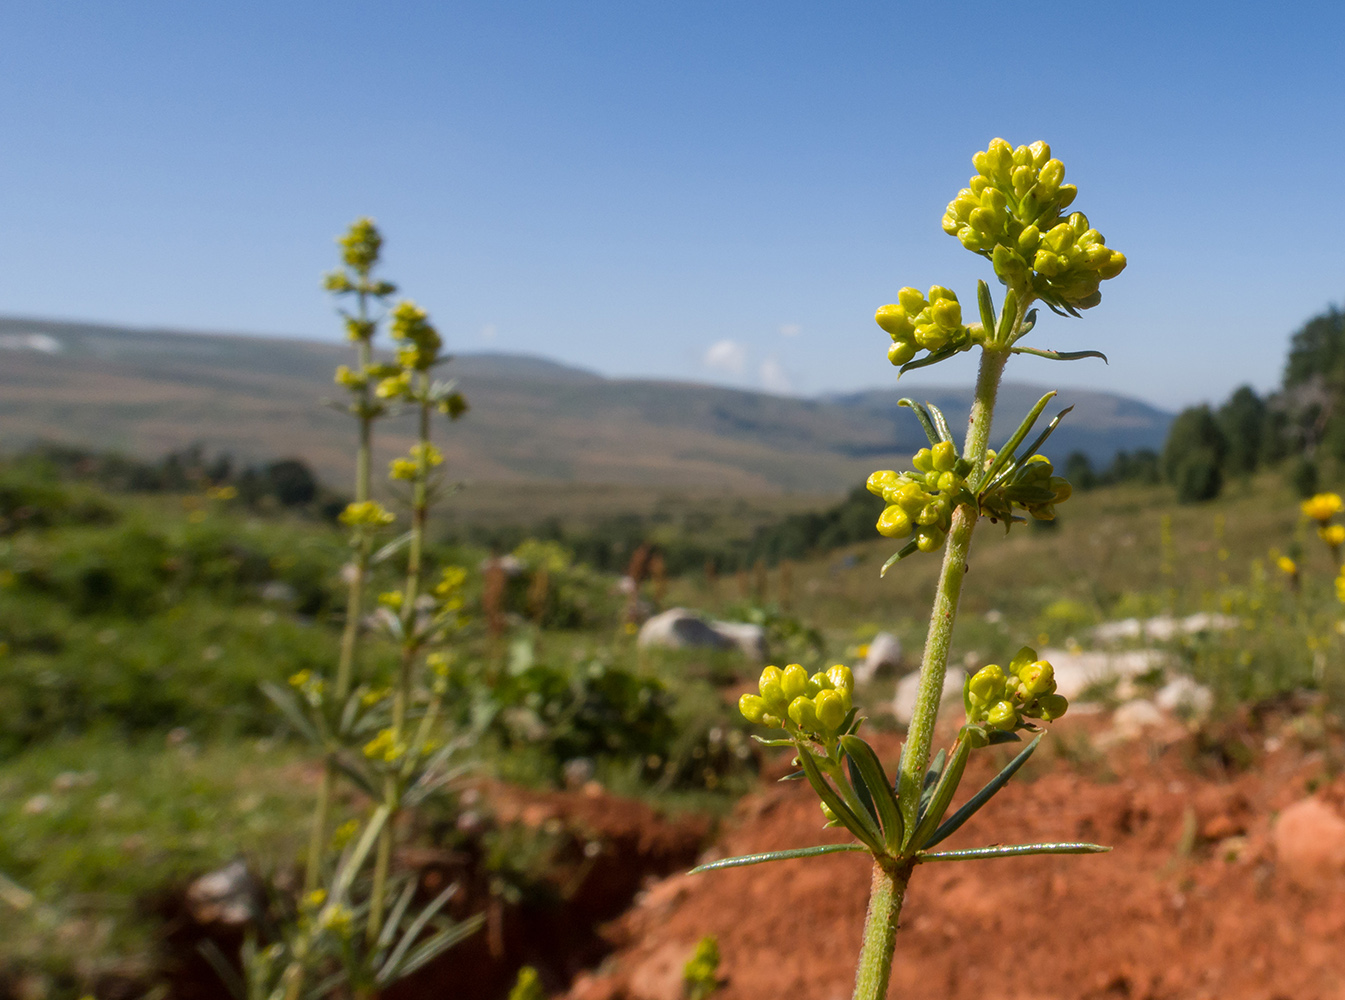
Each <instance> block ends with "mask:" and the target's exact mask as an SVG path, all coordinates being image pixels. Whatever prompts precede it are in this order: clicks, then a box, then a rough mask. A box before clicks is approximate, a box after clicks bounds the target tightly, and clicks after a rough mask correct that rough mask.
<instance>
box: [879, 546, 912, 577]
mask: <svg viewBox="0 0 1345 1000" xmlns="http://www.w3.org/2000/svg"><path fill="white" fill-rule="evenodd" d="M919 547H920V544H919V542H917V541H916V540H915V539H914V538H912V539H911V540H910V541H909V542H907V543H906V544H905V545H903V546H902V547H901V548H900V549H899V550H898V551H897V552H896V553H894V554H893V555H892V557H891V558H890V559H888V560H887V562H885V563H883V568H882V569H880V570H879V571H878V575H879V576H880V577H883V576H887V571H888V570H890V569H891V568H892V567H893V566H895V565H896V564H897V563H899V562H901V561H902V560H903V559H905V558H906V557H907V556H908V555H910V554H911V553H912V552H915V551H916V550H917V549H919Z"/></svg>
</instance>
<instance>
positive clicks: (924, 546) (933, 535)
mask: <svg viewBox="0 0 1345 1000" xmlns="http://www.w3.org/2000/svg"><path fill="white" fill-rule="evenodd" d="M943 537H944V533H943V532H942V531H940V530H939V529H938V528H930V527H923V528H921V529H920V530H919V531H918V532H917V533H916V537H915V544H916V548H918V549H919V550H920V551H921V552H937V551H938V549H939V547H940V546H941V545H943Z"/></svg>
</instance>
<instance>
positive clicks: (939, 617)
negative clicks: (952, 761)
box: [898, 349, 1009, 831]
mask: <svg viewBox="0 0 1345 1000" xmlns="http://www.w3.org/2000/svg"><path fill="white" fill-rule="evenodd" d="M1008 359H1009V353H1008V352H1007V351H1005V350H990V349H987V350H985V351H984V352H983V353H982V355H981V370H980V374H979V375H978V376H977V379H976V396H975V399H974V401H973V402H972V406H971V419H970V422H969V423H968V426H967V439H966V444H965V446H964V447H963V449H962V456H963V457H964V458H966V459H967V460H968V461H969V462H971V463H972V465H973V466H976V467H978V468H979V467H980V465H981V463H982V462H983V461H984V459H985V451H986V444H987V442H988V441H989V439H990V422H991V420H992V419H993V418H994V413H995V396H996V395H997V394H998V392H999V379H1000V376H1001V375H1002V374H1003V372H1004V363H1005V362H1006V361H1008ZM978 517H979V511H977V510H976V509H975V508H974V507H972V506H971V505H969V504H963V505H962V506H960V507H958V508H957V510H955V511H954V512H953V524H952V528H951V529H950V530H949V532H948V544H947V546H946V547H945V548H944V553H943V569H942V570H941V571H940V572H939V586H938V590H937V591H936V592H935V594H934V608H933V611H932V612H931V613H930V618H929V633H928V635H927V636H926V637H925V655H924V659H923V660H922V661H921V664H920V686H919V688H918V689H917V693H916V699H915V711H914V713H913V714H912V716H911V725H910V727H909V729H908V730H907V737H906V748H905V751H904V752H903V753H902V756H901V774H900V777H899V783H898V786H899V788H900V790H901V796H900V802H901V811H902V819H904V820H905V822H906V829H907V830H909V831H914V830H915V826H916V813H917V810H918V808H919V804H920V792H919V789H920V787H921V785H922V784H923V783H924V780H925V771H926V770H927V769H928V768H929V758H930V752H931V750H932V748H933V745H934V723H935V722H936V720H937V719H938V715H939V702H940V701H941V700H942V698H943V679H944V675H945V674H946V673H947V670H948V648H949V646H950V645H951V644H952V640H953V622H954V620H955V619H956V617H957V603H958V598H960V597H961V596H962V578H963V577H964V576H966V573H967V555H968V553H969V552H970V550H971V533H972V531H973V530H974V529H975V527H976V521H977V519H978Z"/></svg>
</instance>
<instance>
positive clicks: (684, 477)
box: [0, 318, 1172, 493]
mask: <svg viewBox="0 0 1345 1000" xmlns="http://www.w3.org/2000/svg"><path fill="white" fill-rule="evenodd" d="M351 353H352V352H351V351H350V349H349V348H348V347H347V346H345V345H341V344H331V343H323V342H314V341H302V340H293V339H284V338H270V337H254V336H242V335H229V334H204V333H179V332H175V331H163V330H132V329H126V328H121V327H115V326H108V325H101V324H88V323H71V322H63V321H56V320H38V319H21V318H0V449H3V450H5V451H12V450H15V449H17V448H19V447H22V446H24V445H25V444H28V443H30V442H32V441H35V440H59V441H63V442H66V443H70V444H79V445H86V446H91V447H98V448H115V449H120V450H123V451H127V452H130V453H133V454H140V455H157V454H161V453H163V452H165V451H167V450H169V449H171V448H177V447H182V446H183V445H186V444H189V443H192V442H198V441H199V442H201V443H203V444H204V445H206V447H207V448H209V449H211V450H216V449H218V450H225V451H230V452H232V453H234V454H235V455H237V456H239V457H240V458H245V459H249V460H259V459H267V458H274V457H278V456H282V455H295V456H299V457H302V458H304V459H305V460H307V461H309V462H310V463H312V464H313V465H314V466H315V467H316V468H317V469H318V470H319V471H320V472H321V473H322V474H323V475H324V476H327V477H330V478H331V479H332V480H333V481H335V482H344V481H345V480H346V479H347V478H348V476H349V468H350V464H351V458H350V454H349V452H350V422H349V418H348V417H347V416H346V415H344V414H343V413H340V412H337V410H338V409H339V405H338V407H336V408H333V407H332V406H324V405H323V400H324V399H326V400H328V401H331V400H339V397H340V392H339V390H338V389H337V388H336V387H335V386H334V385H333V384H332V370H333V369H334V368H335V366H336V365H337V364H340V363H343V362H344V363H349V361H350V359H351ZM447 371H448V372H449V373H450V374H452V375H454V376H455V377H457V378H458V380H459V381H460V383H461V387H462V389H463V392H464V393H465V394H466V395H467V397H468V400H469V401H470V403H471V405H472V410H471V412H470V413H469V414H468V416H467V417H466V418H465V419H464V420H462V421H461V422H460V423H458V424H456V425H454V427H453V428H452V429H451V430H445V432H444V434H443V435H442V437H443V439H444V441H445V451H446V453H447V456H448V458H449V461H450V463H451V467H452V469H453V470H454V472H453V474H454V475H456V476H457V477H459V478H465V479H469V480H479V481H500V482H519V483H520V484H521V483H524V482H533V483H536V482H546V481H553V482H592V483H648V484H654V485H660V486H694V487H716V488H724V489H728V490H734V491H751V490H780V489H783V490H791V491H805V492H819V493H823V492H826V493H832V492H837V491H838V490H840V489H843V488H844V487H845V485H846V484H848V483H852V482H855V481H857V480H859V479H860V478H862V477H863V476H865V475H867V473H868V472H870V471H872V470H873V469H875V468H879V467H882V466H892V467H899V466H900V464H902V463H904V462H906V461H907V460H908V459H909V455H910V453H911V452H912V451H913V450H915V448H917V447H919V446H920V445H921V444H922V443H923V440H924V439H923V435H922V434H921V433H920V430H919V426H918V424H917V423H916V421H915V419H914V417H913V416H912V414H911V413H910V411H909V410H906V409H904V408H899V407H898V406H897V400H898V399H900V398H901V397H902V396H903V395H904V392H903V390H900V389H874V390H868V391H864V392H855V393H844V394H834V395H829V396H824V397H819V398H811V399H809V398H792V397H785V396H774V395H770V394H767V393H760V392H751V391H748V390H742V389H731V388H725V387H721V386H714V385H705V384H698V383H691V382H674V381H660V380H654V379H627V378H607V377H605V376H603V375H599V374H597V373H595V372H591V371H586V370H584V369H581V368H575V367H572V366H568V365H565V364H561V363H558V362H554V361H550V360H547V359H545V358H538V357H532V356H524V355H509V354H495V353H485V354H464V355H459V356H458V357H457V358H456V359H455V360H454V362H453V363H452V364H451V365H449V366H448V368H447ZM1045 391H1046V390H1045V389H1043V388H1041V387H1037V386H1029V385H1023V384H1017V383H1005V384H1004V386H1003V387H1002V389H1001V400H1002V409H1001V412H1003V413H1006V414H1014V415H1017V414H1020V413H1024V412H1026V411H1027V410H1028V408H1029V407H1030V406H1031V405H1032V403H1033V402H1035V401H1036V400H1037V398H1039V397H1040V396H1041V394H1042V393H1043V392H1045ZM919 395H920V397H921V398H922V400H925V399H927V400H929V401H932V402H934V403H936V404H937V405H938V406H940V407H941V408H943V409H944V410H945V412H946V413H947V414H948V417H949V420H950V421H956V422H962V421H964V420H965V415H966V412H967V410H968V408H969V406H970V399H971V390H970V387H967V388H930V387H925V388H923V389H922V390H920V393H919ZM1058 401H1059V403H1060V405H1061V406H1065V405H1069V404H1071V403H1073V404H1076V409H1075V410H1074V412H1073V413H1071V414H1070V415H1069V417H1068V418H1067V419H1066V420H1065V422H1064V423H1062V425H1061V427H1060V429H1059V430H1058V431H1057V432H1056V435H1055V438H1054V439H1053V441H1052V445H1051V449H1050V450H1051V453H1052V454H1053V455H1055V456H1059V457H1060V458H1062V459H1063V457H1064V456H1065V455H1066V454H1068V453H1069V452H1071V451H1074V450H1080V451H1084V452H1086V453H1087V454H1088V455H1089V456H1090V457H1091V458H1092V459H1093V460H1094V462H1095V463H1099V464H1105V463H1106V462H1107V461H1109V460H1110V458H1111V457H1112V455H1114V454H1115V452H1116V451H1117V450H1119V449H1127V450H1133V449H1136V448H1159V447H1161V445H1162V442H1163V439H1164V437H1165V435H1166V433H1167V428H1168V424H1169V423H1170V422H1171V420H1172V416H1171V414H1168V413H1165V412H1164V411H1162V410H1158V409H1156V408H1154V407H1152V406H1149V405H1147V404H1145V403H1142V402H1140V401H1138V400H1134V399H1129V398H1127V397H1124V396H1118V395H1114V394H1110V393H1103V392H1095V391H1089V390H1078V389H1063V390H1061V392H1060V396H1059V400H1058ZM1048 412H1055V410H1054V408H1053V409H1052V410H1050V411H1048ZM1009 429H1011V428H1009ZM1007 433H1008V430H1007V429H1004V428H997V430H996V433H995V437H998V436H1003V434H1007ZM410 441H411V437H410V428H409V426H408V425H407V423H406V421H405V420H404V419H391V420H389V421H388V422H387V424H386V425H385V427H384V432H383V435H382V444H383V455H382V457H390V456H391V455H392V454H394V453H396V452H397V451H400V450H402V449H403V448H405V447H407V446H408V445H409V443H410Z"/></svg>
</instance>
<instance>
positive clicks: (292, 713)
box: [258, 681, 324, 746]
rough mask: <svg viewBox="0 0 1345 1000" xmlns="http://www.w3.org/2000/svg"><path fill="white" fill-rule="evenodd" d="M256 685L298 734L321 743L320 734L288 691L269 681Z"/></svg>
mask: <svg viewBox="0 0 1345 1000" xmlns="http://www.w3.org/2000/svg"><path fill="white" fill-rule="evenodd" d="M258 687H260V688H261V689H262V694H264V695H266V697H267V698H268V699H270V701H271V703H272V704H273V705H275V707H276V708H278V709H280V714H281V715H283V716H284V717H285V721H286V722H288V723H289V724H290V725H291V726H293V727H294V728H295V729H296V730H298V732H299V735H301V736H303V737H305V738H306V739H308V740H310V741H311V742H313V743H316V744H318V746H322V745H323V742H324V741H323V739H322V735H321V734H320V733H319V732H318V730H317V727H315V726H314V725H313V723H312V721H311V720H310V719H309V718H308V716H306V715H305V714H304V712H303V710H302V709H301V708H300V707H299V702H298V701H297V700H296V699H295V697H294V695H293V694H292V693H291V692H290V691H288V690H287V689H285V688H282V687H281V686H280V685H278V684H272V683H271V682H270V681H262V682H261V684H259V685H258Z"/></svg>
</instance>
